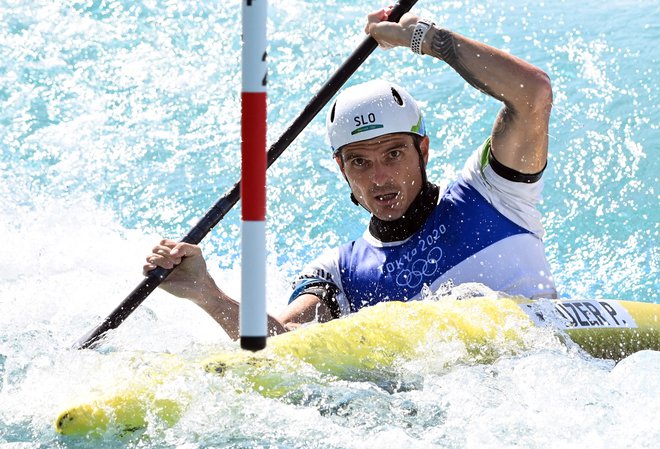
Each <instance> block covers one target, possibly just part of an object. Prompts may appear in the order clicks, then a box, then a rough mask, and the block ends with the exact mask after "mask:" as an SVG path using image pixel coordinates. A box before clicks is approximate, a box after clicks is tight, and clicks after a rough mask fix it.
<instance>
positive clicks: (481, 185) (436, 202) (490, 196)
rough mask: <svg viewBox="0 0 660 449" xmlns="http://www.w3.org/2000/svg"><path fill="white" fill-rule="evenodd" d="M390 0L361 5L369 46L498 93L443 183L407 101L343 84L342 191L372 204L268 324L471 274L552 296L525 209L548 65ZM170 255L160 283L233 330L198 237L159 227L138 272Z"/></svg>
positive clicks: (397, 92) (412, 294)
mask: <svg viewBox="0 0 660 449" xmlns="http://www.w3.org/2000/svg"><path fill="white" fill-rule="evenodd" d="M390 12H391V8H384V9H382V10H380V11H377V12H374V13H372V14H370V15H369V16H368V20H367V26H366V29H365V31H366V33H367V34H369V35H371V36H372V37H373V38H374V39H376V41H377V42H378V43H379V45H380V46H381V47H382V48H392V47H398V46H404V47H410V48H411V50H412V51H413V52H415V53H418V54H420V55H428V56H430V57H434V58H437V59H440V60H442V61H444V62H445V63H447V64H448V65H449V66H451V67H452V68H453V69H454V70H455V71H456V72H457V73H458V74H459V75H460V76H461V77H463V79H465V81H466V82H468V83H469V84H470V85H472V86H473V87H475V88H476V89H479V90H480V91H481V92H483V93H485V94H487V95H490V96H491V97H493V98H495V99H497V100H499V101H501V102H502V103H503V108H502V110H501V111H500V113H499V114H498V116H497V117H496V119H495V124H494V127H493V130H492V132H491V135H490V136H484V137H487V138H486V141H485V143H484V144H483V145H482V146H480V147H479V148H478V149H477V150H476V151H475V153H474V154H472V156H471V157H470V158H469V159H468V161H467V163H466V164H465V167H464V169H463V171H462V172H461V174H460V176H459V177H458V179H457V180H456V181H455V182H453V183H452V184H450V185H449V187H447V188H446V189H445V190H444V191H440V189H439V188H438V187H437V186H436V185H434V184H432V183H431V182H429V181H428V180H427V176H426V164H427V162H428V158H429V137H428V136H427V134H426V129H425V126H424V120H423V118H422V114H421V113H420V110H419V108H418V106H417V104H416V103H415V100H414V99H413V98H412V97H411V96H410V95H409V94H408V93H407V92H406V91H405V90H404V89H403V88H401V87H399V86H397V85H395V84H393V83H390V82H387V81H382V80H375V81H371V82H368V83H365V84H362V85H358V86H354V87H351V88H348V89H346V90H344V91H343V92H342V93H341V94H340V95H338V97H337V98H336V100H335V102H334V103H333V104H332V105H331V107H330V109H329V112H328V116H327V119H326V124H327V129H328V136H329V139H330V143H331V145H332V151H333V157H334V158H335V160H336V162H337V164H338V165H339V168H340V170H341V173H342V175H343V176H344V178H345V179H346V181H347V182H348V185H349V187H350V190H351V198H352V200H353V201H354V202H355V203H356V204H359V205H360V206H362V207H364V209H366V210H367V211H368V212H369V213H370V214H371V221H370V223H369V227H368V229H367V230H366V231H365V232H364V234H363V236H362V237H361V238H359V239H357V240H355V241H352V242H350V243H348V244H346V245H343V246H341V247H339V248H333V249H330V250H328V251H326V252H325V253H324V254H323V255H322V256H321V257H319V258H318V259H317V260H315V261H313V262H312V263H311V264H310V265H309V266H308V267H306V268H305V269H304V270H303V272H302V274H301V275H300V277H299V278H298V279H297V280H296V281H295V283H294V291H293V294H292V296H291V299H290V301H289V304H288V306H287V307H286V308H285V309H284V310H283V312H282V313H281V314H280V315H279V316H278V317H277V318H275V317H269V321H268V323H269V332H270V333H271V334H277V333H281V332H285V331H287V330H291V329H293V328H295V327H297V326H299V325H300V324H302V323H307V322H310V321H313V320H315V319H316V320H318V321H327V320H330V319H333V318H336V317H339V316H342V315H346V314H349V313H352V312H355V311H357V310H359V309H361V308H362V307H365V306H369V305H373V304H376V303H378V302H382V301H389V300H402V301H407V300H414V299H419V298H420V297H421V295H422V289H423V288H424V287H425V286H427V287H428V288H429V289H430V290H432V291H435V290H439V289H446V288H451V286H452V285H457V284H461V283H466V282H479V283H481V284H485V285H486V286H488V287H489V288H491V289H493V290H496V291H502V292H505V293H508V294H514V295H523V296H526V297H530V298H538V297H555V296H556V290H555V285H554V282H553V279H552V275H551V273H550V269H549V266H548V262H547V260H546V257H545V250H544V246H543V242H542V237H543V227H542V225H541V221H540V218H541V217H540V213H539V211H538V209H537V208H536V205H537V203H538V202H539V201H540V197H541V190H542V180H541V175H542V173H543V171H544V169H545V167H546V158H547V150H548V122H549V116H550V110H551V104H552V90H551V86H550V81H549V79H548V76H547V75H546V74H545V73H544V72H543V71H541V70H540V69H538V68H536V67H534V66H533V65H531V64H529V63H527V62H525V61H523V60H521V59H518V58H516V57H514V56H512V55H510V54H508V53H506V52H504V51H501V50H498V49H496V48H493V47H491V46H488V45H486V44H483V43H480V42H477V41H474V40H471V39H468V38H466V37H464V36H461V35H460V34H458V33H455V32H452V31H449V30H447V29H445V28H441V27H438V26H436V25H435V24H433V23H432V22H430V21H427V20H420V18H419V17H417V16H415V15H414V14H410V13H408V14H405V15H404V16H403V17H402V18H401V20H400V21H399V22H398V23H392V22H388V21H387V18H388V16H389V14H390ZM175 265H180V266H179V267H178V268H177V270H175V271H174V272H173V273H172V274H171V275H170V276H169V277H168V278H167V280H166V281H165V282H163V283H162V284H161V287H162V288H164V289H165V290H167V291H169V292H170V293H172V294H174V295H177V296H181V297H185V298H188V299H190V300H192V301H193V302H195V303H196V304H197V305H199V306H200V307H202V309H204V310H205V311H206V312H207V313H208V314H209V315H211V316H212V317H213V318H214V319H215V320H216V321H217V322H218V323H219V324H220V325H221V326H222V327H223V328H224V329H225V331H226V332H227V333H228V334H229V336H230V337H232V338H238V337H239V329H238V322H239V320H238V302H236V301H235V300H233V299H231V298H230V297H229V296H227V295H226V294H225V293H224V292H223V291H222V290H221V289H220V288H219V287H218V286H217V285H216V284H215V282H214V281H213V279H212V278H211V277H210V275H209V274H208V271H207V269H206V264H205V262H204V258H203V256H202V252H201V250H200V248H199V247H198V246H195V245H190V244H183V243H177V242H174V241H171V240H163V241H161V242H160V244H159V245H157V246H156V247H155V248H154V249H153V251H152V253H151V254H150V255H149V256H148V257H147V262H146V264H145V265H144V266H143V270H144V272H145V273H146V272H148V271H150V270H152V269H154V268H155V267H156V266H161V267H165V268H172V267H173V266H175Z"/></svg>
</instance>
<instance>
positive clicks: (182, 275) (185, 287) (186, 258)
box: [142, 239, 209, 300]
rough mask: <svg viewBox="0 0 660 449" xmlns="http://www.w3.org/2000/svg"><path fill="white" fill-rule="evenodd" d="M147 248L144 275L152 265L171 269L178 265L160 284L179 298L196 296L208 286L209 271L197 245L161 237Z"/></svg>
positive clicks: (197, 297)
mask: <svg viewBox="0 0 660 449" xmlns="http://www.w3.org/2000/svg"><path fill="white" fill-rule="evenodd" d="M151 251H152V252H151V254H149V255H148V256H147V258H146V263H145V264H144V265H143V266H142V273H143V274H144V275H145V276H146V275H147V274H148V273H149V272H150V271H151V270H153V269H154V268H156V267H162V268H167V269H171V268H174V267H175V266H178V267H177V269H176V270H174V271H173V272H172V273H171V274H170V275H169V276H168V277H167V279H165V280H164V281H163V282H162V283H161V284H160V287H161V288H162V289H163V290H165V291H167V292H168V293H171V294H173V295H175V296H178V297H180V298H188V299H192V300H197V299H200V296H201V295H202V294H203V290H204V289H205V288H207V287H208V285H207V284H208V282H209V275H208V271H207V270H206V262H205V261H204V257H203V255H202V250H201V248H200V247H199V246H197V245H191V244H190V243H179V242H175V241H174V240H169V239H164V240H161V241H160V243H159V244H158V245H156V246H154V248H153V249H152V250H151Z"/></svg>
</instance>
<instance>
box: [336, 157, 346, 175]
mask: <svg viewBox="0 0 660 449" xmlns="http://www.w3.org/2000/svg"><path fill="white" fill-rule="evenodd" d="M335 162H336V163H337V165H338V166H339V171H341V174H342V175H343V176H344V179H347V178H346V172H344V161H343V160H342V158H341V155H340V154H335Z"/></svg>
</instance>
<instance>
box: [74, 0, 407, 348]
mask: <svg viewBox="0 0 660 449" xmlns="http://www.w3.org/2000/svg"><path fill="white" fill-rule="evenodd" d="M415 3H417V0H400V1H399V2H398V3H397V4H396V5H395V6H394V8H393V9H392V12H391V13H390V16H389V19H388V20H389V21H390V22H398V21H399V19H400V18H401V16H403V15H404V14H405V13H406V12H408V11H409V10H410V8H412V7H413V5H414V4H415ZM377 45H378V44H377V43H376V41H375V40H374V39H373V38H372V37H367V38H366V39H365V40H364V41H363V42H362V43H361V44H360V45H359V47H358V48H357V49H355V51H354V52H353V53H352V54H351V55H350V56H349V57H348V59H347V60H346V61H345V62H344V63H343V64H342V65H341V67H339V69H338V70H337V71H336V72H335V73H334V74H333V75H332V76H331V77H330V79H329V80H328V81H327V82H326V83H325V84H324V85H323V87H321V89H320V90H319V91H318V93H317V94H316V95H315V96H314V97H313V98H312V99H311V101H310V102H309V103H308V104H307V106H305V108H304V109H303V111H302V112H301V113H300V115H298V117H297V118H296V119H295V120H294V122H293V123H292V124H291V126H289V128H288V129H287V130H286V131H284V133H283V134H282V135H281V136H280V138H279V139H278V140H277V142H275V143H273V145H271V147H270V148H269V149H268V166H269V167H270V166H271V165H272V164H273V162H275V160H276V159H277V158H278V157H280V156H281V155H282V153H283V152H284V150H286V149H287V148H288V146H289V145H290V144H291V142H293V140H294V139H295V138H296V137H297V136H298V135H299V134H300V133H301V132H302V130H303V129H305V127H307V125H308V124H309V123H310V122H311V121H312V120H313V119H314V117H316V115H317V114H318V113H319V112H320V111H321V109H323V107H324V106H325V105H326V104H327V103H328V102H329V101H330V99H331V98H332V97H333V96H334V95H335V94H336V93H337V91H338V90H339V89H340V88H341V86H343V85H344V83H346V81H348V79H349V78H350V77H351V76H352V75H353V73H355V71H356V70H357V69H358V68H359V67H360V66H361V65H362V63H363V62H364V61H365V60H366V59H367V57H368V56H369V55H370V54H371V53H372V52H373V51H374V50H375V49H376V47H377ZM239 198H240V181H239V182H237V183H236V184H235V185H234V187H233V188H232V189H231V190H230V191H229V192H227V194H225V196H223V197H222V198H220V199H219V200H218V201H217V202H216V203H215V204H214V205H213V206H212V207H211V208H210V209H209V210H208V211H207V212H206V214H205V215H204V217H202V219H201V220H200V221H199V222H198V223H197V224H196V225H195V226H194V227H193V228H192V229H191V230H190V232H188V234H186V235H185V236H184V237H183V239H181V241H182V242H185V243H192V244H198V243H199V242H200V241H201V240H202V239H203V238H204V237H205V236H206V234H208V233H209V232H210V231H211V229H213V228H214V227H215V225H217V224H218V222H219V221H220V220H222V218H224V216H225V215H226V214H227V212H229V211H230V210H231V208H232V207H234V205H235V204H236V203H237V202H238V200H239ZM175 268H176V267H175ZM173 270H174V269H165V268H160V267H159V268H156V269H154V270H152V271H151V272H149V274H148V275H147V277H145V279H144V280H143V281H142V282H141V283H140V284H139V285H138V286H137V287H136V288H135V289H134V290H133V291H132V292H131V293H130V294H129V295H128V296H127V297H126V298H125V299H124V300H123V301H122V302H121V304H119V306H117V308H116V309H115V310H113V311H112V313H110V315H108V317H107V318H106V319H105V320H103V322H101V323H100V324H99V325H98V326H96V327H95V328H94V329H92V330H91V331H90V332H89V333H87V334H86V335H85V336H83V337H82V338H81V339H80V340H78V341H77V342H76V343H75V345H74V347H75V348H77V349H85V348H90V347H94V346H95V343H97V342H98V341H99V340H100V339H101V338H102V337H103V336H104V335H105V334H106V332H108V331H110V330H112V329H115V328H117V327H118V326H119V325H120V324H121V323H123V322H124V320H125V319H126V318H128V316H129V315H130V314H131V313H133V311H134V310H135V309H136V308H137V307H138V306H139V305H140V304H142V302H143V301H144V300H145V299H147V297H148V296H149V295H150V294H151V292H153V291H154V290H155V289H156V288H157V287H158V286H159V285H160V283H161V282H163V280H165V278H167V276H168V275H169V274H170V273H171V272H172V271H173Z"/></svg>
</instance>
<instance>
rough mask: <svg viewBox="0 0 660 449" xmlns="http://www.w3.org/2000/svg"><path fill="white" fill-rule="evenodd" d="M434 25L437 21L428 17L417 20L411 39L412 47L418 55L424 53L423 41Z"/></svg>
mask: <svg viewBox="0 0 660 449" xmlns="http://www.w3.org/2000/svg"><path fill="white" fill-rule="evenodd" d="M433 25H435V23H433V22H432V21H430V20H427V19H421V20H420V21H419V22H417V25H415V30H414V31H413V34H412V38H411V39H410V49H411V50H412V52H413V53H417V54H418V55H421V54H422V42H424V37H425V36H426V33H428V31H429V30H430V29H431V27H432V26H433Z"/></svg>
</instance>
